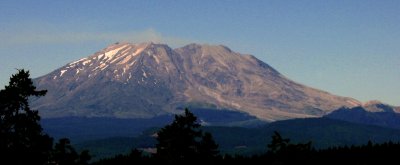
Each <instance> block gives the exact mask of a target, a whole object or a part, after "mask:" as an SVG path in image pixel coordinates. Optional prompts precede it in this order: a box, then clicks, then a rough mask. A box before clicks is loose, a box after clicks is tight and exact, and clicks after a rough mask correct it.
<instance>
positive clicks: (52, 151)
mask: <svg viewBox="0 0 400 165" xmlns="http://www.w3.org/2000/svg"><path fill="white" fill-rule="evenodd" d="M29 76H30V75H29V71H25V70H18V73H17V74H14V75H12V76H11V78H10V82H9V84H8V85H7V86H5V88H4V89H3V90H1V91H0V155H1V159H0V164H35V165H36V164H38V165H39V164H59V165H62V164H71V165H73V164H88V161H89V160H90V155H89V153H88V151H83V152H82V153H80V154H78V153H77V152H76V151H75V149H74V148H73V147H72V146H71V144H70V142H69V140H68V139H60V140H59V142H58V143H56V144H55V145H54V146H53V138H51V137H50V136H48V135H47V134H45V133H44V132H43V129H42V127H41V125H40V124H39V121H40V116H39V114H38V111H37V110H32V109H30V107H29V104H28V101H29V98H30V97H40V96H44V95H45V94H46V92H47V91H45V90H40V91H39V90H36V87H35V86H34V85H33V82H32V80H31V78H30V77H29Z"/></svg>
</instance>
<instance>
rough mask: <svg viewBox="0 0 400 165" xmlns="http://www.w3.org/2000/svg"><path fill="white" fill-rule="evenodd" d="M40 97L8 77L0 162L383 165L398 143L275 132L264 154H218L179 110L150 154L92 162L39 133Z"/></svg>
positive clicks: (26, 82)
mask: <svg viewBox="0 0 400 165" xmlns="http://www.w3.org/2000/svg"><path fill="white" fill-rule="evenodd" d="M45 94H46V91H45V90H36V87H35V86H34V85H33V82H32V80H31V78H30V74H29V71H25V70H18V73H16V74H14V75H12V76H11V78H10V82H9V84H8V85H7V86H5V88H4V89H3V90H1V91H0V154H1V160H0V161H1V162H0V163H1V164H54V165H56V164H57V165H74V164H79V165H84V164H99V165H103V164H104V165H105V164H152V163H164V164H180V163H188V164H189V163H190V164H238V163H239V164H241V163H243V164H244V163H246V164H298V163H301V164H382V163H384V164H386V163H393V162H394V163H395V162H397V159H396V158H397V157H396V156H397V154H398V153H400V144H399V143H395V142H390V141H389V142H385V143H379V144H375V143H373V142H371V141H370V142H368V143H367V144H364V145H359V146H341V147H330V148H325V149H316V148H314V147H313V142H312V141H305V142H292V141H291V140H290V139H288V138H285V137H282V136H281V135H280V133H279V130H276V132H274V134H273V135H272V136H271V137H270V141H269V142H268V143H267V145H266V146H262V147H265V149H266V151H265V153H260V154H254V155H249V156H243V155H235V154H226V153H221V152H220V149H219V145H218V144H217V143H216V142H215V140H214V138H213V135H212V134H211V133H209V132H207V131H204V129H203V127H202V126H201V125H200V123H199V121H198V119H197V117H196V116H195V115H194V114H193V113H191V112H190V111H189V110H188V109H185V111H184V113H183V114H181V115H175V118H174V120H173V121H172V122H171V123H170V124H167V125H166V126H164V127H163V128H161V129H160V130H158V131H157V133H156V134H155V135H154V136H155V137H156V141H157V142H156V146H155V148H156V150H155V151H153V152H145V151H142V150H139V149H137V148H132V150H131V152H130V153H128V154H120V155H116V156H114V157H111V158H105V159H100V160H92V156H91V154H90V151H89V150H82V151H80V152H78V151H77V150H76V149H75V148H74V146H73V145H72V144H71V142H70V140H69V139H68V138H67V137H65V138H61V139H57V141H56V142H54V138H52V137H50V136H49V135H48V134H46V133H45V132H44V131H43V129H42V127H41V125H40V116H39V113H38V110H33V109H31V108H30V106H29V99H30V98H32V97H40V96H44V95H45ZM299 131H301V130H299ZM238 136H239V135H238Z"/></svg>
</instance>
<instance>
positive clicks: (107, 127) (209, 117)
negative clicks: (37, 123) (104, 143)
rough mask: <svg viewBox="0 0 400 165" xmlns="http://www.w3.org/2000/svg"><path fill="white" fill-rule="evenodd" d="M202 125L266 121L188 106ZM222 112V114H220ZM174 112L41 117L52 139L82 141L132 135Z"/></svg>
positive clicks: (244, 124) (167, 120) (162, 121)
mask: <svg viewBox="0 0 400 165" xmlns="http://www.w3.org/2000/svg"><path fill="white" fill-rule="evenodd" d="M191 111H192V112H193V113H194V114H195V115H196V116H197V117H198V119H199V122H200V123H201V124H202V125H204V126H209V125H213V126H240V127H257V126H260V125H264V124H266V122H265V121H262V120H259V119H257V118H256V117H254V116H250V115H248V114H247V113H243V112H235V111H229V110H218V111H217V110H209V109H195V108H194V109H192V110H191ZM222 116H223V117H222ZM173 117H174V115H172V114H167V115H162V116H157V117H154V118H148V119H119V118H105V117H92V118H88V117H63V118H49V119H42V120H41V124H42V126H43V129H44V131H45V132H47V133H49V134H50V135H52V136H53V137H55V138H56V139H58V138H63V137H68V138H70V139H71V140H72V141H73V142H82V141H86V140H93V139H103V138H109V137H118V136H124V137H134V136H138V135H139V134H140V133H142V132H143V131H145V130H147V129H149V128H152V127H162V126H164V125H166V124H168V123H170V122H171V121H172V120H173Z"/></svg>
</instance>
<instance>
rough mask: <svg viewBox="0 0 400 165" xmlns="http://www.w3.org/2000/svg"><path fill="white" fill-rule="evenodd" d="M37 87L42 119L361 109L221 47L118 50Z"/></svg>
mask: <svg viewBox="0 0 400 165" xmlns="http://www.w3.org/2000/svg"><path fill="white" fill-rule="evenodd" d="M34 81H35V83H36V85H37V87H38V88H39V89H47V90H48V94H47V96H45V97H43V98H40V99H37V100H34V101H33V102H32V105H33V106H34V107H35V108H38V109H39V110H40V113H41V115H42V116H44V117H46V118H49V117H64V116H86V117H118V118H151V117H155V116H159V115H163V114H171V113H179V112H181V110H182V109H183V108H184V107H188V106H189V107H197V108H206V109H210V110H219V109H229V110H232V111H240V112H245V113H248V114H250V115H252V116H256V117H258V118H260V119H264V120H266V121H275V120H282V119H289V118H299V117H301V118H302V117H318V116H322V115H324V114H327V113H328V112H331V111H332V110H334V109H338V108H340V107H343V106H344V107H354V106H359V105H361V103H360V102H358V101H357V100H354V99H351V98H347V97H340V96H335V95H332V94H329V93H327V92H324V91H320V90H317V89H313V88H310V87H306V86H304V85H301V84H298V83H296V82H294V81H291V80H289V79H288V78H286V77H284V76H283V75H281V74H280V73H279V72H278V71H276V70H275V69H273V68H272V67H271V66H269V65H268V64H266V63H264V62H262V61H260V60H258V59H257V58H255V57H254V56H252V55H243V54H240V53H237V52H234V51H232V50H231V49H229V48H228V47H226V46H222V45H218V46H214V45H201V44H189V45H186V46H184V47H181V48H177V49H172V48H170V47H169V46H167V45H164V44H155V43H139V44H131V43H115V44H112V45H110V46H108V47H107V48H105V49H103V50H101V51H99V52H97V53H95V54H93V55H91V56H89V57H86V58H82V59H80V60H78V61H75V62H72V63H69V64H67V65H65V66H63V67H61V68H59V69H57V70H55V71H53V72H51V73H49V74H47V75H45V76H42V77H39V78H37V79H35V80H34Z"/></svg>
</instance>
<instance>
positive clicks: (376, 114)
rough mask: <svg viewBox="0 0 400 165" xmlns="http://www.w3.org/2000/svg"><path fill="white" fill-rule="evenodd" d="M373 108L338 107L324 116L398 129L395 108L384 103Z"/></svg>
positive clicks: (398, 115) (398, 121) (399, 125)
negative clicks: (371, 109) (372, 109)
mask: <svg viewBox="0 0 400 165" xmlns="http://www.w3.org/2000/svg"><path fill="white" fill-rule="evenodd" d="M374 109H378V110H379V111H377V110H375V111H372V112H371V111H368V110H367V109H365V108H363V107H355V108H340V109H338V110H336V111H333V112H332V113H330V114H328V115H326V116H325V117H327V118H331V119H337V120H343V121H348V122H353V123H360V124H368V125H377V126H382V127H388V128H396V129H400V114H399V113H395V109H393V108H392V107H390V106H387V105H384V104H376V105H375V107H374Z"/></svg>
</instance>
